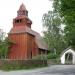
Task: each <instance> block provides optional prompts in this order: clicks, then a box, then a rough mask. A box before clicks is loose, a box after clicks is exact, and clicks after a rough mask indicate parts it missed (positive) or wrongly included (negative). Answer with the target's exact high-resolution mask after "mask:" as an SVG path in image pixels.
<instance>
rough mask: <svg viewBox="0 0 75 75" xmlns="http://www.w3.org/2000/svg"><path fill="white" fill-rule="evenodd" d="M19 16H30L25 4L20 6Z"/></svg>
mask: <svg viewBox="0 0 75 75" xmlns="http://www.w3.org/2000/svg"><path fill="white" fill-rule="evenodd" d="M17 16H28V11H27V9H26V7H25V5H24V4H23V3H22V4H21V5H20V8H19V10H18V11H17Z"/></svg>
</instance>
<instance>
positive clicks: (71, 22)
mask: <svg viewBox="0 0 75 75" xmlns="http://www.w3.org/2000/svg"><path fill="white" fill-rule="evenodd" d="M56 7H57V8H56ZM54 9H55V10H56V11H57V12H58V13H59V14H60V16H61V18H62V21H63V24H65V29H64V34H65V39H66V41H67V43H68V45H69V46H70V45H71V46H75V0H54Z"/></svg>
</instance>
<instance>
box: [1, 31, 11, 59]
mask: <svg viewBox="0 0 75 75" xmlns="http://www.w3.org/2000/svg"><path fill="white" fill-rule="evenodd" d="M11 44H12V41H10V40H9V39H8V38H7V37H6V34H5V33H4V32H3V31H2V30H0V58H1V59H4V58H7V54H8V50H9V46H10V45H11Z"/></svg>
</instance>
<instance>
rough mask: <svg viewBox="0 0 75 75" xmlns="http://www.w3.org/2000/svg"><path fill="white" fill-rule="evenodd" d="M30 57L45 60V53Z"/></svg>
mask: <svg viewBox="0 0 75 75" xmlns="http://www.w3.org/2000/svg"><path fill="white" fill-rule="evenodd" d="M32 59H34V60H46V59H47V55H45V54H42V55H37V56H34V57H33V58H32Z"/></svg>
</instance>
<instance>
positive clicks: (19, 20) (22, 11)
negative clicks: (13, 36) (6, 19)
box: [13, 3, 32, 28]
mask: <svg viewBox="0 0 75 75" xmlns="http://www.w3.org/2000/svg"><path fill="white" fill-rule="evenodd" d="M31 24H32V21H31V20H30V19H29V18H28V11H27V9H26V7H25V5H24V4H23V3H22V5H21V6H20V8H19V10H18V11H17V17H16V18H15V19H13V26H14V27H15V26H28V27H29V28H31Z"/></svg>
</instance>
